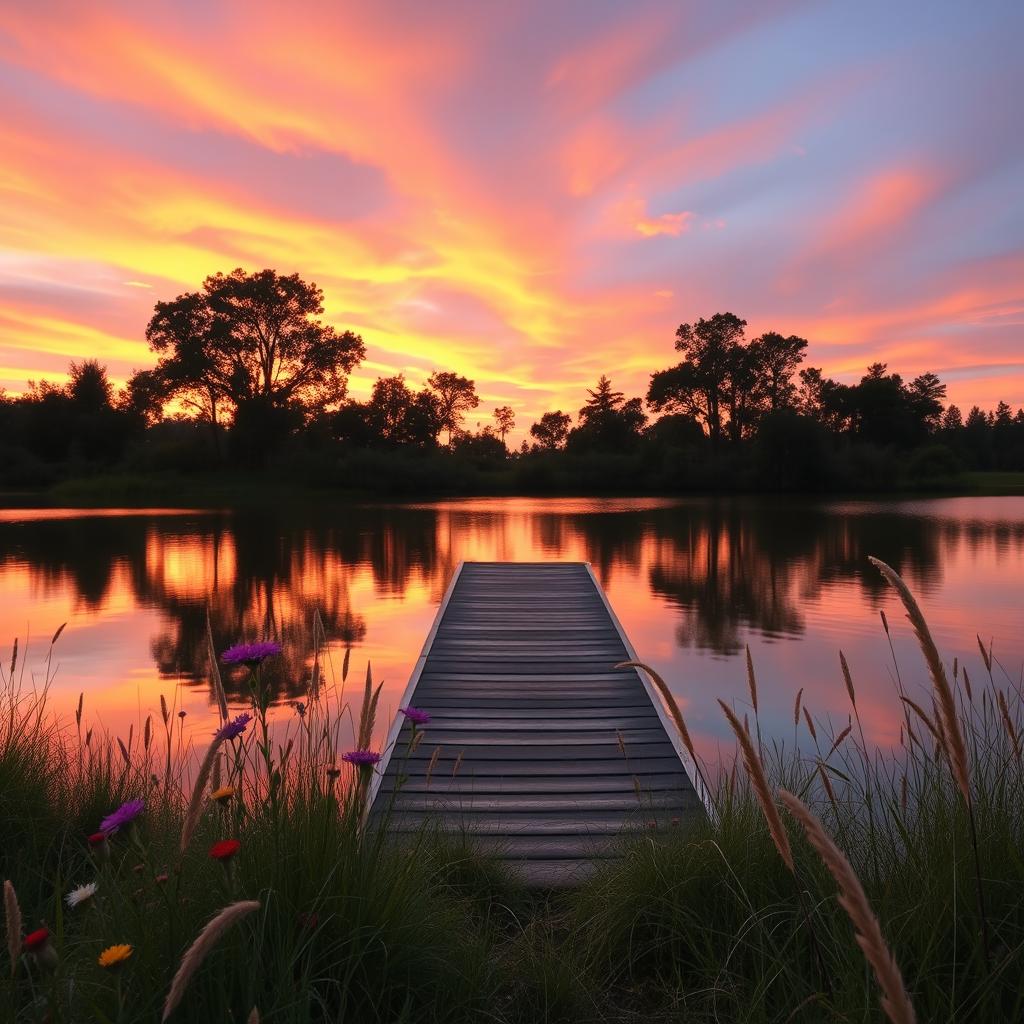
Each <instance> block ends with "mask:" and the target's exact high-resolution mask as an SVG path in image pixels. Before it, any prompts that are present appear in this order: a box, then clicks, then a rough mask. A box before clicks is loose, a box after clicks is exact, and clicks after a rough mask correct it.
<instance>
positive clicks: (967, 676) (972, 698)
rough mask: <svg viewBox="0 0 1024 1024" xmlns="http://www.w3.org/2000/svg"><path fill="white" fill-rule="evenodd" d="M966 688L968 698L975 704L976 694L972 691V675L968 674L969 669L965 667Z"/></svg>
mask: <svg viewBox="0 0 1024 1024" xmlns="http://www.w3.org/2000/svg"><path fill="white" fill-rule="evenodd" d="M964 689H965V690H966V691H967V699H968V700H969V701H970V702H971V703H972V704H973V703H974V694H973V693H971V677H970V676H969V675H968V674H967V669H966V668H965V669H964Z"/></svg>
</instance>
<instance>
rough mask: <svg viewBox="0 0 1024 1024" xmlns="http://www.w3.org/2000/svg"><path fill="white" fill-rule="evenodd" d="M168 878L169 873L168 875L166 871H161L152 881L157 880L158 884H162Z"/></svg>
mask: <svg viewBox="0 0 1024 1024" xmlns="http://www.w3.org/2000/svg"><path fill="white" fill-rule="evenodd" d="M168 878H170V875H168V874H167V872H166V871H161V872H160V874H159V875H157V876H156V878H155V879H154V881H156V882H159V883H160V885H163V884H164V882H166V881H167V879H168Z"/></svg>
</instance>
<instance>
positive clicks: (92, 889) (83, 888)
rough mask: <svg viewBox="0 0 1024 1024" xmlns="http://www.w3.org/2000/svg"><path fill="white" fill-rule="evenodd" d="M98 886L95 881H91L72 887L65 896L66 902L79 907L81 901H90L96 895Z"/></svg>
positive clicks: (70, 905)
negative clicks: (75, 887)
mask: <svg viewBox="0 0 1024 1024" xmlns="http://www.w3.org/2000/svg"><path fill="white" fill-rule="evenodd" d="M97 888H98V886H97V885H96V883H95V882H89V883H88V885H80V886H79V887H78V888H77V889H72V890H71V892H69V893H68V894H67V896H65V897H64V902H65V903H67V905H68V906H69V907H77V906H78V904H79V903H88V902H89V900H91V899H92V898H93V896H95V895H96V889H97Z"/></svg>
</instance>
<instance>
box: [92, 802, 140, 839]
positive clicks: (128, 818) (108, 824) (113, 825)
mask: <svg viewBox="0 0 1024 1024" xmlns="http://www.w3.org/2000/svg"><path fill="white" fill-rule="evenodd" d="M145 809H146V801H145V800H129V801H128V802H127V803H126V804H121V806H120V807H118V809H117V810H116V811H114V813H113V814H108V815H107V816H106V817H105V818H104V819H103V820H102V821H101V822H100V831H101V832H103V833H104V834H105V835H108V836H109V835H112V834H113V833H114V832H116V831H117V830H118V829H119V828H121V827H122V826H124V825H127V824H129V823H130V822H132V821H134V820H135V819H136V818H137V817H138V816H139V815H140V814H141V813H142V812H143V811H144V810H145Z"/></svg>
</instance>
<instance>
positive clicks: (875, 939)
mask: <svg viewBox="0 0 1024 1024" xmlns="http://www.w3.org/2000/svg"><path fill="white" fill-rule="evenodd" d="M779 799H781V800H782V802H783V803H784V804H785V805H786V808H787V809H788V810H789V812H790V814H792V815H793V817H794V818H796V819H797V821H799V822H800V824H801V825H802V826H803V828H804V831H805V832H806V834H807V838H808V840H809V841H810V843H811V846H813V847H814V849H815V851H816V852H817V854H818V856H819V857H821V860H822V862H823V863H824V865H825V867H827V868H828V870H829V873H830V874H831V875H832V877H833V878H834V879H835V881H836V884H837V885H838V886H839V903H840V904H841V906H842V907H843V909H844V910H845V911H846V913H847V914H848V915H849V918H850V921H851V923H852V924H853V927H854V930H855V931H856V933H857V945H858V946H860V948H861V950H862V951H863V953H864V957H865V959H866V960H867V961H868V963H869V964H870V965H871V969H872V971H874V974H875V979H876V980H877V982H878V987H879V988H880V989H881V990H882V1000H881V1002H882V1009H883V1010H884V1011H885V1014H886V1016H887V1017H888V1018H889V1019H890V1020H891V1021H892V1022H893V1024H914V1022H915V1021H916V1019H917V1017H916V1015H915V1014H914V1007H913V1005H912V1004H911V1002H910V996H909V995H907V989H906V985H905V984H904V983H903V975H902V974H901V973H900V969H899V966H898V965H897V963H896V960H895V958H894V957H893V955H892V952H891V950H890V949H889V947H888V946H887V945H886V942H885V938H884V937H883V935H882V929H881V926H880V925H879V923H878V918H877V917H876V916H875V914H874V911H873V910H872V909H871V904H870V903H869V902H868V898H867V895H866V894H865V892H864V887H863V886H862V885H861V883H860V879H859V878H858V877H857V873H856V872H855V871H854V870H853V868H852V867H851V866H850V862H849V861H848V860H847V859H846V857H845V856H844V855H843V852H842V851H841V850H840V849H839V847H838V846H836V844H835V843H834V842H832V840H831V839H830V838H829V836H828V835H827V834H826V832H825V829H824V828H823V827H822V824H821V822H820V821H819V820H818V819H817V818H816V817H815V816H814V815H813V814H812V813H811V811H810V810H809V809H808V808H807V806H806V804H804V802H803V801H802V800H801V799H800V798H799V797H798V796H794V795H793V794H792V793H790V792H788V791H787V790H785V789H783V790H781V791H780V792H779Z"/></svg>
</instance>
